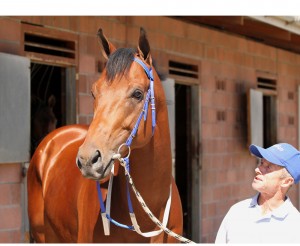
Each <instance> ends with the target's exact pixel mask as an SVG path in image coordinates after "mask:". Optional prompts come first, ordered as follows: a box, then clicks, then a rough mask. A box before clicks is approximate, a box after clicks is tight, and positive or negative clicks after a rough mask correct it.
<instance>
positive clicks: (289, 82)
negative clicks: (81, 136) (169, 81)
mask: <svg viewBox="0 0 300 246" xmlns="http://www.w3.org/2000/svg"><path fill="white" fill-rule="evenodd" d="M21 20H22V21H26V22H30V23H33V24H39V25H44V27H45V28H51V29H59V30H62V31H66V32H72V33H76V34H78V37H79V39H78V44H79V45H78V58H79V65H78V67H77V97H78V98H77V101H78V105H77V119H78V120H77V121H78V123H83V124H88V123H89V122H90V121H91V119H92V117H93V100H92V97H91V94H90V90H91V86H92V84H93V82H94V81H96V80H97V79H98V77H99V76H100V72H101V69H102V68H103V66H104V63H105V60H104V58H103V56H102V55H101V50H100V45H99V44H98V40H97V37H96V33H97V30H98V28H99V27H101V28H102V29H103V30H104V33H105V35H106V36H107V37H108V38H109V40H110V41H112V42H113V43H114V44H115V45H116V47H124V46H126V47H127V46H131V47H132V46H136V45H137V42H138V36H139V28H140V27H141V26H143V27H144V28H145V29H146V31H147V34H148V38H149V41H150V46H151V49H152V53H153V58H154V59H155V61H156V62H157V65H158V67H159V69H160V70H161V71H162V72H164V73H165V74H168V61H169V59H170V58H171V57H172V58H173V57H176V59H177V60H180V61H183V62H185V61H192V62H193V63H194V64H198V65H199V68H200V72H199V85H200V86H201V90H200V91H201V94H200V95H199V98H200V100H201V123H200V124H201V125H200V126H199V127H200V128H201V150H200V158H201V164H202V170H201V173H200V174H199V175H200V180H201V183H200V190H201V196H200V200H199V206H201V218H200V221H201V227H200V229H199V234H200V235H201V240H200V242H201V243H213V242H214V239H215V236H216V233H217V230H218V228H219V225H220V223H221V221H222V219H223V217H224V215H225V214H226V212H227V211H228V209H229V207H230V206H231V205H233V204H234V203H235V202H237V201H239V200H241V199H245V198H247V197H249V196H252V195H253V194H254V193H255V192H254V191H253V190H252V188H251V182H252V179H253V176H254V168H255V166H256V160H255V158H253V157H251V156H250V154H249V151H248V146H247V118H246V116H247V112H246V111H247V105H246V92H247V90H248V89H249V88H255V87H256V79H257V78H256V77H257V71H263V72H266V73H272V74H277V83H278V84H277V87H278V96H277V97H278V108H277V110H278V139H280V141H286V142H289V143H291V144H293V145H294V146H298V144H299V143H298V96H299V95H298V91H297V90H298V89H297V88H298V86H299V84H300V81H299V75H300V74H299V73H300V69H299V67H300V56H299V55H297V54H293V53H291V52H287V51H284V50H280V49H277V48H274V47H270V46H266V45H264V44H261V43H257V42H254V41H251V40H247V39H245V38H242V37H238V36H236V35H230V34H226V33H222V32H219V31H216V30H212V29H208V28H205V27H199V26H195V25H192V24H187V23H184V22H181V21H179V20H175V19H171V18H167V17H159V16H151V17H146V16H129V17H128V16H121V17H118V16H106V17H95V16H89V17H83V16H80V17H76V16H69V17H62V16H56V17H46V16H44V17H39V16H34V17H30V16H26V17H2V18H0V52H7V53H13V54H20V50H21V47H20V22H21ZM7 27H10V28H7ZM220 84H221V85H222V86H221V87H220V86H218V85H220ZM3 170H5V171H3ZM0 171H1V172H7V171H6V169H3V167H2V169H1V165H0ZM15 171H16V170H15ZM0 175H1V174H0ZM6 175H7V174H6ZM16 182H17V181H16ZM2 183H3V184H2ZM1 184H2V185H4V186H5V185H6V186H7V185H8V182H6V181H5V182H3V181H1V179H0V194H1V193H2V190H5V189H6V190H9V192H11V189H12V188H7V187H4V186H1ZM17 186H18V185H17ZM14 187H15V186H14ZM9 192H8V193H9ZM298 192H299V188H298V187H296V186H295V187H294V188H292V190H291V191H290V197H291V198H292V200H293V202H294V204H295V205H296V206H298V208H299V205H300V204H299V195H298ZM6 199H7V198H6ZM14 199H16V198H14ZM14 201H16V200H14ZM6 202H7V201H6ZM5 206H7V205H5ZM9 206H10V205H9ZM12 206H13V205H12ZM2 207H3V206H1V199H0V213H1V209H2ZM16 214H18V213H16ZM16 216H17V215H16ZM0 218H1V217H0ZM16 220H17V221H18V217H16ZM0 224H1V223H0ZM5 230H6V229H5ZM2 231H3V229H2ZM0 232H1V225H0ZM2 235H4V234H2ZM0 237H1V234H0ZM5 237H6V238H8V236H5ZM0 239H1V238H0ZM0 241H1V240H0ZM4 241H5V240H4ZM16 241H18V237H16ZM5 242H11V241H9V240H7V241H5Z"/></svg>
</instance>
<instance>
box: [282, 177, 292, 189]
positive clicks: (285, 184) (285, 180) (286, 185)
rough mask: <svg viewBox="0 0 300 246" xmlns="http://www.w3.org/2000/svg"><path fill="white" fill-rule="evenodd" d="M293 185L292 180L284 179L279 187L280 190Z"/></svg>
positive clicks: (290, 178)
mask: <svg viewBox="0 0 300 246" xmlns="http://www.w3.org/2000/svg"><path fill="white" fill-rule="evenodd" d="M293 184H294V179H293V178H292V177H286V178H284V179H283V180H282V183H281V187H282V188H289V187H290V186H292V185H293Z"/></svg>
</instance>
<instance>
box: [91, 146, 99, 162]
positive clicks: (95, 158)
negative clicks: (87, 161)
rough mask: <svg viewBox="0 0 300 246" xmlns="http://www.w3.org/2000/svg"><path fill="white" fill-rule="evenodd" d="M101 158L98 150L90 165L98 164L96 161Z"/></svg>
mask: <svg viewBox="0 0 300 246" xmlns="http://www.w3.org/2000/svg"><path fill="white" fill-rule="evenodd" d="M99 158H101V154H100V151H99V150H96V152H95V155H94V156H93V157H92V159H91V164H92V165H93V164H95V163H97V162H98V159H99Z"/></svg>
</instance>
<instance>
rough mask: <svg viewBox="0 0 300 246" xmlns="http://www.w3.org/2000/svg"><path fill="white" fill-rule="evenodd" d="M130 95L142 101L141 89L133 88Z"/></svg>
mask: <svg viewBox="0 0 300 246" xmlns="http://www.w3.org/2000/svg"><path fill="white" fill-rule="evenodd" d="M131 97H132V98H134V99H136V100H138V101H142V100H143V99H144V94H143V92H142V91H141V90H135V91H134V92H133V93H132V95H131Z"/></svg>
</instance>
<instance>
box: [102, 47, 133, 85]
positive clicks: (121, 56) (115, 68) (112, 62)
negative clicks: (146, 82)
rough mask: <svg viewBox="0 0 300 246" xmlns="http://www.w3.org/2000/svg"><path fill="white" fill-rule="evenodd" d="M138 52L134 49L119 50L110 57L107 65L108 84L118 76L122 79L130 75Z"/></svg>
mask: <svg viewBox="0 0 300 246" xmlns="http://www.w3.org/2000/svg"><path fill="white" fill-rule="evenodd" d="M136 52H137V50H136V49H134V48H119V49H117V50H116V51H115V52H113V53H112V54H111V55H110V56H109V58H108V61H107V64H106V79H107V81H108V82H111V81H113V80H114V79H115V78H116V76H119V75H121V77H122V76H124V75H126V74H127V73H128V71H129V68H130V66H131V64H132V62H133V59H134V54H135V53H136Z"/></svg>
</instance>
